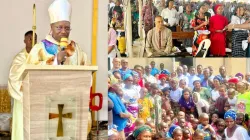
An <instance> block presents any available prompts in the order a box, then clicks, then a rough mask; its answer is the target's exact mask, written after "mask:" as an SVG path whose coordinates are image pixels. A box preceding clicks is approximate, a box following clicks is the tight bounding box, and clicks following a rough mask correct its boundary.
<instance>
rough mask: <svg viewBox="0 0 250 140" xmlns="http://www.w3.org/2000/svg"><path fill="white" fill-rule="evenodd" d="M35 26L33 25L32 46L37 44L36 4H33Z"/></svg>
mask: <svg viewBox="0 0 250 140" xmlns="http://www.w3.org/2000/svg"><path fill="white" fill-rule="evenodd" d="M32 18H33V26H32V31H33V34H32V47H33V46H34V45H35V34H36V4H33V16H32Z"/></svg>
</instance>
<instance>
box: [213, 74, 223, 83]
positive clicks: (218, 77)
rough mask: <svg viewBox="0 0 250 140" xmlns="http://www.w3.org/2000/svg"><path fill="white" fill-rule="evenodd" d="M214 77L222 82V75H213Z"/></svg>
mask: <svg viewBox="0 0 250 140" xmlns="http://www.w3.org/2000/svg"><path fill="white" fill-rule="evenodd" d="M214 79H217V80H218V81H219V82H220V83H221V82H222V77H221V76H219V75H217V76H215V77H214Z"/></svg>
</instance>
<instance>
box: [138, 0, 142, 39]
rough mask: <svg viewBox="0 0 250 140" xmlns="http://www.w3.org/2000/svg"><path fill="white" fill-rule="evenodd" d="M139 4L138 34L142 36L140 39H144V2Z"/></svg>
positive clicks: (139, 0) (140, 1)
mask: <svg viewBox="0 0 250 140" xmlns="http://www.w3.org/2000/svg"><path fill="white" fill-rule="evenodd" d="M138 4H139V23H138V24H139V26H138V34H139V36H140V38H141V39H142V38H143V33H142V20H143V19H142V0H138Z"/></svg>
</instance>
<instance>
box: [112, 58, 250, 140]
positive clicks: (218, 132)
mask: <svg viewBox="0 0 250 140" xmlns="http://www.w3.org/2000/svg"><path fill="white" fill-rule="evenodd" d="M143 59H144V60H143ZM146 59H150V60H145V58H141V60H140V61H138V60H136V59H134V58H128V59H120V58H114V59H113V60H111V61H110V63H111V64H112V66H111V65H110V66H109V69H110V70H109V72H108V75H109V79H108V83H109V90H108V97H109V100H108V111H109V113H108V114H109V127H108V128H109V131H108V132H109V133H108V134H109V140H120V139H121V140H249V139H250V120H249V115H250V106H249V105H250V92H249V89H250V72H249V68H246V67H244V66H243V65H239V66H238V67H237V68H234V67H233V66H231V65H228V64H227V63H228V62H229V61H230V63H233V64H235V65H237V61H238V59H232V60H226V59H225V58H211V59H214V61H216V62H214V63H211V60H206V59H208V58H204V59H203V58H195V59H194V60H191V63H190V61H182V60H172V59H171V58H146ZM166 59H168V60H166ZM182 59H186V58H182ZM199 59H200V60H199ZM242 62H243V63H248V65H249V61H247V62H246V61H245V60H242Z"/></svg>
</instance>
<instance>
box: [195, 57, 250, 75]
mask: <svg viewBox="0 0 250 140" xmlns="http://www.w3.org/2000/svg"><path fill="white" fill-rule="evenodd" d="M198 64H201V65H203V67H207V66H213V68H214V75H217V74H219V67H220V66H223V65H224V66H225V67H226V69H227V74H228V75H232V76H234V75H235V74H236V73H238V72H241V73H242V74H245V73H246V72H247V69H246V68H247V67H246V64H247V60H246V59H245V58H196V59H195V65H196V66H197V65H198Z"/></svg>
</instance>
